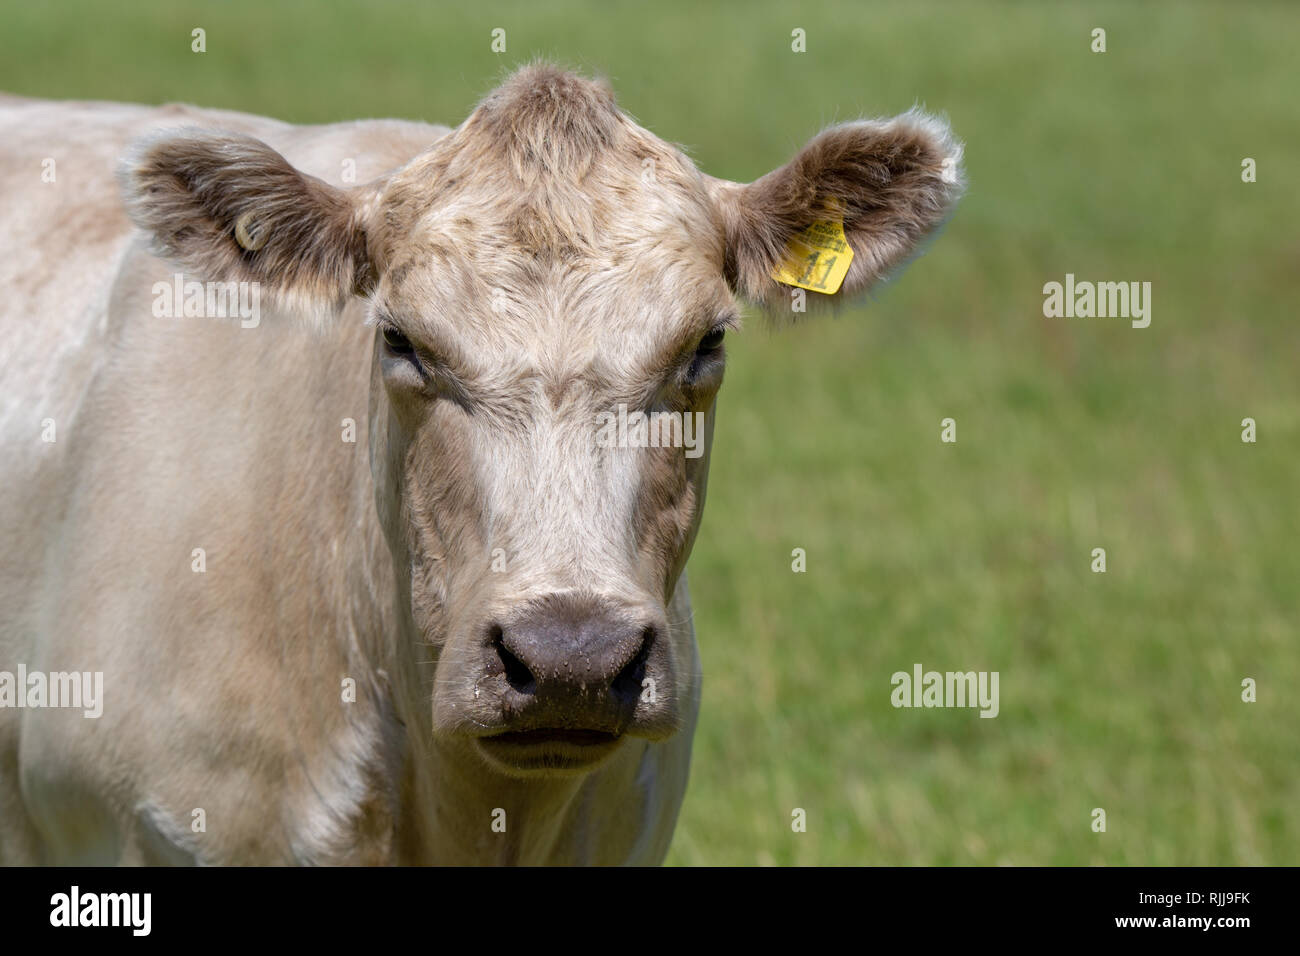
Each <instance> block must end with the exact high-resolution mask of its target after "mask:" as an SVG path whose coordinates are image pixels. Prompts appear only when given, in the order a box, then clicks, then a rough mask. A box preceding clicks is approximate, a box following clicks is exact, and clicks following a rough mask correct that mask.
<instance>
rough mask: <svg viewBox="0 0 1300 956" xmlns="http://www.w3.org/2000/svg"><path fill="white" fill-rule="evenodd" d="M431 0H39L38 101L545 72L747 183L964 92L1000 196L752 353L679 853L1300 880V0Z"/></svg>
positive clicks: (226, 94)
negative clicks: (937, 681) (1104, 291)
mask: <svg viewBox="0 0 1300 956" xmlns="http://www.w3.org/2000/svg"><path fill="white" fill-rule="evenodd" d="M436 6H440V5H434V4H414V3H413V4H398V3H389V2H372V3H366V4H329V3H326V4H315V3H313V4H306V3H303V4H276V5H271V4H267V3H265V2H263V0H251V2H250V0H237V2H236V0H231V2H224V3H209V4H196V3H188V2H167V3H163V2H157V3H154V2H149V3H131V4H111V5H108V4H101V3H91V2H77V3H48V4H16V3H7V4H6V5H5V8H4V13H3V20H4V22H3V30H0V88H3V89H6V90H9V91H13V92H20V93H27V94H32V95H40V96H51V97H79V98H82V97H92V98H102V99H121V100H139V101H146V102H163V101H168V100H186V101H192V102H196V103H199V104H202V105H205V106H220V107H228V108H236V109H243V110H248V111H253V112H258V113H266V114H271V115H277V116H280V117H282V118H284V119H289V120H294V121H302V122H322V121H330V120H338V119H349V118H355V117H359V116H381V115H393V116H401V117H410V118H416V119H425V120H429V121H435V122H449V123H456V122H458V121H459V120H460V119H461V118H463V117H464V116H465V114H466V113H467V112H468V111H469V110H470V109H471V108H472V106H473V104H474V102H475V101H476V99H477V98H478V97H479V96H480V95H482V94H483V93H485V92H486V91H487V90H489V89H490V88H491V87H492V86H493V85H494V84H495V82H496V80H497V79H498V78H499V77H500V76H501V75H502V74H503V72H505V71H506V70H507V69H509V68H510V67H511V66H512V65H515V64H518V63H521V62H524V61H527V60H529V59H531V58H533V57H534V56H536V55H544V56H549V57H553V58H555V59H557V60H559V61H561V62H563V63H565V64H568V65H573V66H577V67H581V68H585V69H587V70H589V71H592V72H602V73H605V74H607V75H608V76H610V77H611V79H612V80H613V82H614V85H615V88H616V90H617V91H618V93H619V97H620V102H621V104H622V106H623V107H624V108H625V109H627V110H628V111H629V112H630V113H632V114H633V115H634V116H636V117H637V118H638V119H639V120H640V121H641V122H642V123H643V124H644V125H646V126H648V127H649V128H651V129H652V130H654V131H655V132H656V133H658V134H659V135H661V136H663V137H664V138H665V139H669V140H672V141H675V142H679V143H682V144H684V145H685V147H686V148H687V149H688V150H689V152H690V153H691V155H692V156H693V157H694V158H695V159H696V160H697V161H698V162H699V163H700V164H701V166H702V167H703V168H704V169H705V170H707V171H708V172H710V173H712V174H714V175H719V176H726V177H729V178H732V179H737V180H748V179H751V178H754V177H756V176H758V175H760V174H762V173H764V172H766V171H767V170H769V169H771V168H773V167H775V166H777V165H779V164H781V163H783V162H784V161H785V160H786V159H787V158H788V157H789V156H790V155H791V154H792V152H793V151H794V150H795V149H796V148H797V147H798V146H799V145H800V144H802V143H803V142H804V141H805V140H806V139H807V138H808V137H809V136H810V135H812V134H813V133H815V132H816V131H817V130H818V129H819V128H820V127H821V126H823V125H824V124H826V123H828V122H831V121H834V120H844V119H849V118H854V117H857V116H859V115H873V114H892V113H895V112H899V111H902V110H905V109H907V108H908V107H910V106H912V105H913V103H916V102H919V103H922V104H924V105H926V106H927V107H929V108H930V109H932V110H935V111H942V112H945V113H946V114H947V115H948V117H949V118H950V120H951V122H952V124H953V126H954V128H955V129H956V131H957V133H958V135H960V136H961V137H962V138H963V139H964V140H965V142H966V144H967V153H966V157H967V165H968V170H969V178H970V183H971V187H970V190H969V193H968V195H967V197H966V198H965V200H964V201H963V202H962V204H961V205H960V206H959V208H958V212H957V214H956V216H955V218H954V219H953V220H952V222H951V223H950V225H949V226H948V227H947V229H946V231H945V232H944V233H943V235H942V236H941V237H940V238H939V239H938V241H937V242H936V243H935V244H934V245H933V247H932V248H931V250H930V251H929V252H928V253H927V254H926V255H925V256H924V257H923V258H921V259H920V260H918V261H917V262H916V263H914V265H913V266H912V268H911V269H910V271H908V272H907V273H906V274H904V275H903V276H902V277H901V278H900V279H898V280H897V281H896V282H894V283H893V284H892V285H891V286H889V287H888V288H887V289H885V290H884V291H883V292H882V293H881V294H879V295H878V296H876V298H875V300H874V301H872V302H869V303H867V304H866V305H865V306H863V307H860V308H853V309H846V310H845V311H843V312H842V313H840V314H839V315H837V316H834V317H827V318H822V319H816V320H813V321H810V322H807V323H805V324H804V325H802V326H801V327H796V328H788V329H783V330H769V329H767V328H765V327H764V324H763V323H762V321H761V320H760V319H759V317H758V316H751V317H750V318H749V320H748V323H747V329H746V331H745V332H744V333H742V334H740V335H737V336H733V337H732V339H731V341H732V343H733V344H732V345H731V349H730V352H731V357H730V366H729V369H728V372H727V376H728V378H727V384H726V386H725V387H724V388H723V391H722V396H721V399H720V401H721V405H720V413H719V434H718V437H717V439H716V444H715V450H714V458H713V468H712V478H711V484H710V488H709V506H708V510H707V513H706V518H705V524H704V530H703V532H702V534H701V537H700V540H699V543H698V544H697V546H696V549H695V555H694V557H693V559H692V563H691V574H692V582H691V583H692V592H693V594H694V596H695V604H696V623H697V628H698V632H699V636H700V644H701V651H702V654H703V659H704V670H705V695H704V704H703V710H702V717H701V724H700V728H699V733H698V736H697V738H696V756H695V763H694V769H693V776H692V782H691V787H690V792H689V793H688V796H687V800H686V804H685V807H684V809H683V812H682V817H681V821H680V825H679V827H678V832H677V836H676V840H675V843H674V847H673V850H672V853H671V856H670V862H675V863H680V864H705V863H709V864H712V863H738V864H754V863H777V864H783V863H799V864H810V863H831V864H853V863H870V864H1004V863H1009V864H1067V863H1068V864H1157V865H1175V864H1177V865H1181V864H1263V863H1272V864H1297V863H1300V739H1298V733H1300V695H1298V694H1297V689H1298V688H1300V654H1298V653H1297V645H1298V643H1300V557H1297V551H1298V548H1297V540H1298V539H1300V504H1297V485H1298V483H1300V482H1298V478H1300V472H1298V470H1297V467H1296V463H1297V448H1298V445H1300V319H1298V318H1297V316H1296V314H1295V313H1296V307H1297V303H1298V302H1300V233H1298V232H1297V229H1296V223H1297V221H1300V190H1297V189H1296V185H1295V184H1296V183H1297V182H1298V181H1300V158H1298V157H1297V152H1296V147H1297V143H1298V142H1300V139H1298V138H1297V131H1298V130H1300V127H1298V125H1297V118H1298V115H1297V114H1298V110H1297V106H1296V103H1297V101H1298V100H1300V72H1297V70H1296V68H1295V38H1296V37H1297V36H1298V35H1300V7H1296V6H1294V5H1291V4H1283V3H1277V4H1265V3H1258V4H1255V3H1223V4H1208V3H1195V2H1180V3H1173V2H1170V3H1150V4H1133V3H1118V2H1117V3H1077V4H1055V3H1050V4H1049V3H1042V4H1034V3H1027V2H1026V3H984V2H981V3H953V4H933V5H931V4H925V3H897V4H894V3H883V4H882V3H791V2H763V3H749V4H743V5H742V4H736V5H734V6H731V5H723V4H697V3H693V2H666V0H660V2H657V3H655V4H645V5H642V4H632V3H610V4H603V5H600V6H590V7H588V6H587V5H580V4H576V3H571V2H548V3H544V4H542V3H520V4H517V5H514V4H512V5H498V4H491V3H478V4H455V5H451V4H448V5H446V6H447V9H445V10H440V9H436ZM194 27H203V28H204V29H205V30H206V31H207V52H206V53H204V54H195V53H191V52H190V31H191V29H193V28H194ZM494 27H503V28H504V29H505V30H506V31H507V32H506V36H507V52H506V53H503V54H495V53H492V52H491V50H490V39H491V38H490V33H491V30H492V29H493V28H494ZM795 27H800V28H803V29H804V30H806V31H807V52H806V53H794V52H792V51H791V48H790V45H791V40H790V34H791V30H792V29H793V28H795ZM1094 27H1102V28H1105V29H1106V31H1107V51H1106V52H1105V53H1093V52H1091V50H1090V43H1091V40H1090V31H1091V30H1092V29H1093V28H1094ZM1244 157H1252V158H1254V159H1255V160H1256V162H1257V164H1258V181H1257V182H1255V183H1249V184H1248V183H1243V182H1242V180H1241V162H1242V159H1243V158H1244ZM1066 273H1073V274H1075V275H1076V276H1077V277H1078V278H1080V279H1091V280H1141V281H1150V282H1151V283H1152V321H1151V325H1150V327H1149V328H1146V329H1134V328H1131V327H1130V326H1129V323H1128V321H1127V320H1124V319H1078V318H1056V319H1048V318H1045V317H1044V316H1043V308H1042V306H1043V294H1042V287H1043V284H1044V283H1045V282H1048V281H1053V280H1054V281H1063V279H1064V276H1065V274H1066ZM946 417H952V418H953V419H955V420H956V422H957V437H958V440H957V442H956V443H955V444H945V443H942V442H941V441H940V421H941V419H943V418H946ZM1246 417H1252V418H1254V419H1255V420H1256V422H1257V423H1258V441H1257V443H1255V444H1246V443H1243V442H1242V440H1241V431H1242V426H1241V421H1242V419H1243V418H1246ZM1097 547H1102V548H1105V549H1106V552H1107V563H1108V570H1107V572H1106V573H1105V574H1096V573H1092V571H1091V570H1090V564H1091V562H1092V557H1091V551H1092V549H1093V548H1097ZM794 548H803V549H805V550H806V552H807V571H806V572H805V573H800V574H797V573H792V571H791V551H792V549H794ZM917 662H919V663H921V664H923V665H924V666H925V667H926V668H927V669H936V670H941V671H946V670H963V671H964V670H995V671H998V672H999V673H1000V675H1001V712H1000V714H999V716H998V717H997V718H996V719H992V720H982V719H979V718H978V717H977V714H976V712H975V711H971V710H956V709H948V710H944V709H933V710H924V709H922V710H914V709H895V708H893V707H892V706H891V704H890V692H891V686H890V675H891V674H892V673H893V672H895V671H900V670H902V671H909V672H910V670H911V668H912V665H913V664H914V663H917ZM1246 677H1251V678H1254V679H1255V680H1256V681H1257V683H1258V700H1257V702H1255V703H1244V702H1243V701H1242V700H1241V682H1242V680H1243V678H1246ZM795 807H801V808H804V809H805V810H806V811H807V821H808V823H807V832H806V833H794V832H792V829H791V825H790V822H791V811H792V809H793V808H795ZM1095 807H1101V808H1104V809H1105V810H1106V813H1107V830H1106V832H1105V833H1096V832H1093V829H1092V827H1091V823H1092V817H1091V811H1092V809H1093V808H1095Z"/></svg>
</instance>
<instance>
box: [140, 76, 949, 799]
mask: <svg viewBox="0 0 1300 956" xmlns="http://www.w3.org/2000/svg"><path fill="white" fill-rule="evenodd" d="M959 159H960V150H959V147H958V146H957V145H956V144H955V143H954V142H953V140H952V139H951V138H950V137H949V135H948V132H947V129H946V127H945V126H943V125H942V124H941V123H939V122H937V121H935V120H933V119H930V118H927V117H925V116H922V115H920V114H917V113H909V114H907V115H904V116H901V117H898V118H895V119H892V120H887V121H873V122H858V123H849V124H845V125H841V126H836V127H833V128H831V129H828V130H826V131H825V132H823V133H821V134H820V135H818V136H816V137H815V138H814V139H813V140H812V141H811V142H809V143H808V144H807V145H806V146H805V147H804V148H803V149H802V150H800V151H799V153H798V155H796V156H795V158H794V159H793V160H792V161H791V162H789V163H788V164H787V165H785V166H783V167H781V168H780V169H777V170H776V171H774V172H772V173H769V174H768V175H766V176H764V177H762V178H761V179H759V180H757V181H755V182H753V183H750V184H748V185H741V184H737V183H732V182H726V181H721V180H715V179H711V178H710V177H708V176H705V175H703V174H702V173H700V172H699V171H698V170H697V169H696V168H695V166H694V165H693V164H692V163H691V162H690V161H689V160H688V159H687V158H686V157H685V156H684V155H683V154H682V153H681V152H680V151H679V150H677V149H675V148H673V147H672V146H669V145H667V144H665V143H664V142H662V141H661V140H659V139H658V138H657V137H655V136H654V135H652V134H650V133H649V132H647V131H646V130H644V129H642V128H641V127H639V126H637V125H636V124H635V123H634V122H632V121H631V120H630V119H629V118H628V117H627V116H626V115H624V114H622V113H620V112H619V111H618V110H617V109H616V107H615V105H614V101H613V97H612V96H611V94H610V92H609V91H608V89H607V88H606V87H605V86H603V85H601V84H598V83H594V82H591V81H588V80H585V79H582V78H580V77H577V76H574V75H572V74H569V73H565V72H562V71H559V70H556V69H554V68H551V67H547V66H534V67H530V68H527V69H525V70H522V71H520V72H519V73H517V74H515V76H514V77H513V78H511V79H510V80H509V81H508V82H507V83H506V84H505V85H504V86H502V87H501V88H500V89H498V90H497V91H496V92H494V93H493V94H491V95H490V96H489V97H488V98H487V99H486V100H485V101H484V102H483V103H482V105H480V106H479V108H478V109H477V110H476V111H475V112H474V113H473V114H472V115H471V116H470V118H469V119H468V120H467V121H466V122H465V123H464V124H463V125H461V126H460V127H459V128H458V129H456V130H454V131H453V132H452V133H451V134H449V135H448V136H446V137H445V138H443V139H441V140H439V141H438V142H436V143H435V144H434V145H433V146H432V147H431V148H430V149H429V150H428V151H427V152H425V153H423V154H421V155H420V156H418V157H416V158H415V159H413V160H411V161H410V162H409V163H408V164H407V165H406V166H404V167H403V168H401V169H398V170H396V171H394V172H392V173H391V174H390V175H389V176H387V177H385V178H384V179H382V180H380V181H378V182H375V183H372V184H369V185H367V186H364V187H359V188H356V189H353V190H347V189H341V188H335V187H333V186H330V185H327V184H326V183H324V182H322V181H320V180H318V179H315V178H313V177H310V176H307V175H305V174H303V173H300V172H299V171H297V170H296V169H294V168H293V167H292V166H291V165H290V164H289V163H287V162H286V161H285V160H284V159H283V158H282V157H281V156H280V155H279V154H277V153H276V152H274V151H273V150H271V149H270V148H269V147H267V146H266V145H264V144H262V143H260V142H258V141H256V140H253V139H250V138H248V137H243V136H238V135H233V134H226V133H214V132H194V131H190V132H181V133H171V134H168V135H165V136H163V137H161V138H157V139H155V140H153V141H152V142H150V143H148V144H147V145H146V146H145V147H143V148H142V149H141V150H139V151H138V152H137V154H135V155H134V156H132V157H131V158H130V160H129V161H128V164H127V167H126V170H125V183H126V191H127V198H128V204H129V206H130V208H131V210H132V213H133V215H134V217H135V219H136V221H137V222H139V223H140V224H141V225H142V226H143V227H145V228H146V229H147V230H148V231H149V232H151V233H152V234H153V236H154V239H155V244H156V247H157V250H158V251H159V253H160V254H162V255H163V256H166V257H168V258H171V259H173V260H176V261H179V262H180V263H182V264H183V265H185V266H186V267H187V268H188V269H189V270H190V271H191V272H193V273H195V274H196V275H198V276H199V277H200V278H210V279H223V280H226V281H230V280H234V279H241V280H256V281H259V282H260V283H262V285H263V288H264V289H265V290H266V291H268V292H270V293H271V294H273V295H275V296H276V297H278V300H279V301H280V302H281V303H282V304H284V305H285V306H286V307H287V308H290V309H296V310H300V311H310V312H314V313H316V314H322V313H328V312H330V311H331V309H332V308H333V307H336V306H337V305H338V304H340V303H341V302H343V301H344V300H345V299H347V298H348V297H350V296H362V297H365V298H366V299H368V301H369V315H370V321H371V323H372V324H373V325H374V338H373V343H374V358H373V366H372V392H371V395H372V398H371V405H372V409H371V431H370V434H371V467H372V471H373V474H374V478H375V483H376V500H377V504H378V510H379V515H380V520H381V522H382V524H383V527H384V530H385V533H386V535H387V537H388V540H389V544H390V547H391V549H392V552H393V554H394V556H395V559H396V563H397V570H398V582H399V584H398V590H399V595H398V604H399V608H400V613H401V615H402V618H403V620H404V621H405V623H406V624H407V625H408V627H409V629H410V632H411V635H412V636H416V637H419V638H423V639H425V640H427V641H428V642H430V643H431V644H432V645H433V647H434V649H435V654H434V656H435V658H436V676H435V678H434V680H433V681H432V686H433V727H434V732H435V734H436V735H443V736H446V737H461V738H473V739H474V741H475V743H474V744H473V745H472V746H474V747H477V748H478V749H479V751H480V752H481V753H482V755H483V756H484V757H485V758H487V759H488V760H489V761H490V762H492V763H494V764H495V765H497V766H498V767H501V768H505V769H507V770H509V771H511V772H517V773H528V772H531V771H541V772H555V771H564V770H569V771H581V770H584V769H589V768H590V767H592V766H595V765H596V764H597V763H599V762H600V760H601V759H602V758H603V757H604V756H606V755H607V754H608V753H610V752H611V751H612V750H614V749H615V748H616V747H617V746H619V742H620V740H621V738H622V737H623V736H624V735H634V736H640V737H647V738H663V737H666V736H668V735H670V734H672V733H673V731H674V730H675V728H676V726H677V725H678V722H679V719H680V711H681V707H682V702H681V699H680V698H681V693H680V690H681V688H682V686H683V678H684V677H685V678H690V677H691V676H692V675H689V674H687V675H684V674H683V669H684V668H686V667H690V666H693V665H692V663H691V662H693V660H694V654H693V648H692V647H691V646H690V643H689V642H690V640H691V637H690V631H689V630H688V629H687V628H684V627H682V625H683V624H684V623H685V622H683V621H674V620H670V619H669V617H668V612H667V610H666V608H667V607H668V605H669V601H670V599H671V597H672V594H673V591H674V588H675V587H676V585H677V582H678V579H679V576H680V574H681V571H682V568H683V566H684V565H685V563H686V559H687V557H688V555H689V553H690V550H691V545H692V542H693V540H694V538H695V533H696V529H697V528H698V526H699V523H700V517H701V513H702V510H703V506H704V492H705V481H706V477H707V474H708V460H709V459H708V449H709V444H710V438H711V436H712V430H713V418H714V408H715V402H716V398H717V394H718V389H719V387H720V386H721V384H722V372H723V364H724V348H723V338H724V335H725V334H727V333H728V332H730V331H731V330H733V329H735V328H737V326H738V315H739V307H738V299H740V300H748V301H750V302H753V303H757V304H759V305H762V306H764V307H766V308H767V309H769V310H771V311H778V310H782V309H789V303H790V301H791V291H792V290H791V288H790V287H789V286H787V285H785V284H782V283H780V282H778V281H776V280H775V279H773V277H772V273H773V270H774V269H777V268H778V267H780V266H781V265H782V264H783V262H785V261H786V260H787V257H788V254H787V246H788V243H789V242H790V240H791V238H792V237H794V236H796V235H798V234H800V233H801V232H802V231H803V230H804V229H805V228H807V227H808V226H810V224H812V223H813V222H814V221H816V220H824V219H828V218H834V219H837V220H840V221H842V222H843V230H844V235H845V237H846V238H847V241H848V243H849V245H850V246H851V248H852V251H853V260H852V265H851V267H850V269H849V271H848V274H847V276H846V277H845V278H844V279H843V282H842V285H841V286H840V287H839V290H838V291H837V292H835V293H834V294H833V295H823V294H821V293H818V292H810V293H808V299H809V300H822V301H832V300H838V299H841V298H845V297H850V296H853V295H854V294H856V293H859V292H861V291H863V290H865V289H866V288H868V287H869V286H870V285H871V284H872V283H873V282H875V281H876V280H877V279H879V278H880V277H881V276H883V275H884V274H886V273H887V272H888V271H889V270H890V269H891V268H893V267H895V266H897V265H899V264H900V263H901V262H903V261H904V260H905V259H906V258H908V257H909V256H910V255H911V254H913V253H914V251H915V250H916V248H917V246H918V244H919V243H920V242H921V241H922V240H923V239H924V237H925V236H926V234H927V233H929V232H930V231H931V230H932V229H933V228H934V227H935V226H936V225H938V224H939V223H940V222H941V221H942V220H943V219H944V218H945V216H946V215H947V213H948V212H949V210H950V208H951V205H952V203H953V202H954V200H955V199H956V196H957V194H958V191H959V175H958V173H959V170H958V161H959ZM809 275H810V276H813V275H816V272H813V273H809ZM645 416H649V417H645ZM656 439H658V441H657V444H658V445H659V447H654V445H655V443H656V442H655V440H656Z"/></svg>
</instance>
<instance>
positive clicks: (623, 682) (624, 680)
mask: <svg viewBox="0 0 1300 956" xmlns="http://www.w3.org/2000/svg"><path fill="white" fill-rule="evenodd" d="M654 641H655V629H654V628H653V627H647V628H646V629H645V630H644V631H642V632H641V649H640V650H639V651H637V652H636V656H635V657H633V658H632V659H631V660H630V661H628V662H627V663H626V664H624V665H623V669H622V670H621V671H619V672H618V675H617V676H616V677H615V678H614V683H613V684H612V685H610V686H611V688H612V689H613V691H614V693H615V694H616V695H617V696H618V697H619V698H621V699H623V700H636V699H637V697H639V696H640V694H641V682H642V681H644V680H645V665H646V661H647V660H648V659H649V657H650V649H651V648H652V647H653V646H654Z"/></svg>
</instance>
